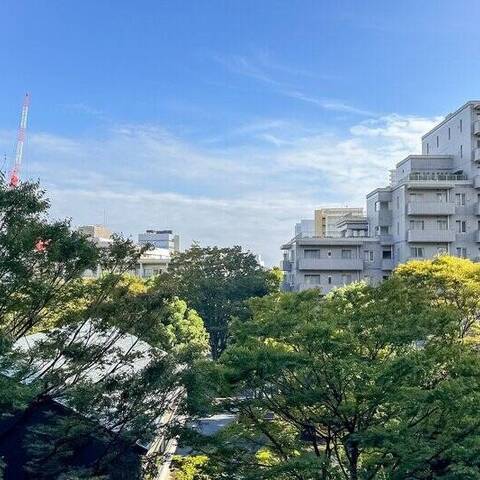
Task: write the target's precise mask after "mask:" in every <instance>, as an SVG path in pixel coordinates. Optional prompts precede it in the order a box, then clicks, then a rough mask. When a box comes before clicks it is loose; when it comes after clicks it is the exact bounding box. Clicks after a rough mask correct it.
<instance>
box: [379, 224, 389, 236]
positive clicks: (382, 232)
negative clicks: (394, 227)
mask: <svg viewBox="0 0 480 480" xmlns="http://www.w3.org/2000/svg"><path fill="white" fill-rule="evenodd" d="M380 235H388V227H387V226H381V227H380Z"/></svg>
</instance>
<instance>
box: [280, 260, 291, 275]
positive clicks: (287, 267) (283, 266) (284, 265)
mask: <svg viewBox="0 0 480 480" xmlns="http://www.w3.org/2000/svg"><path fill="white" fill-rule="evenodd" d="M280 270H283V271H284V272H291V271H292V262H291V261H290V260H282V261H281V262H280Z"/></svg>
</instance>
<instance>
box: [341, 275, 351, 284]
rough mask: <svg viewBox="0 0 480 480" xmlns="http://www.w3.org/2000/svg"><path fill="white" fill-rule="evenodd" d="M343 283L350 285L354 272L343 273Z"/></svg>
mask: <svg viewBox="0 0 480 480" xmlns="http://www.w3.org/2000/svg"><path fill="white" fill-rule="evenodd" d="M342 283H343V284H344V285H348V284H349V283H352V274H351V273H343V274H342Z"/></svg>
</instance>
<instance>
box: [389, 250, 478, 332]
mask: <svg viewBox="0 0 480 480" xmlns="http://www.w3.org/2000/svg"><path fill="white" fill-rule="evenodd" d="M395 275H396V276H397V277H398V278H400V279H401V280H402V281H403V282H405V283H406V285H407V287H408V288H409V289H412V290H417V289H420V290H421V291H422V292H423V294H424V295H425V297H426V298H427V297H428V298H429V299H430V301H431V302H432V304H433V305H450V306H452V307H453V308H455V309H456V310H457V311H458V313H459V314H460V316H461V318H462V321H461V323H460V324H459V335H460V337H470V338H473V337H475V336H477V335H478V329H479V326H480V325H479V320H480V264H478V263H474V262H472V261H471V260H468V259H464V258H458V257H452V256H449V255H441V256H438V257H436V258H435V259H433V260H415V261H411V262H408V263H405V264H403V265H399V266H398V267H397V269H396V271H395Z"/></svg>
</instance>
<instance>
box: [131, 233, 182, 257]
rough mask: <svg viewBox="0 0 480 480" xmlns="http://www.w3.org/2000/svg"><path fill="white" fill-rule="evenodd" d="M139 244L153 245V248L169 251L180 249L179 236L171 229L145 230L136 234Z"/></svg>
mask: <svg viewBox="0 0 480 480" xmlns="http://www.w3.org/2000/svg"><path fill="white" fill-rule="evenodd" d="M138 243H139V245H147V244H150V245H153V246H154V247H155V248H163V249H167V250H170V251H171V252H179V251H180V237H179V235H175V234H174V233H173V231H172V230H146V231H145V233H139V234H138Z"/></svg>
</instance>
